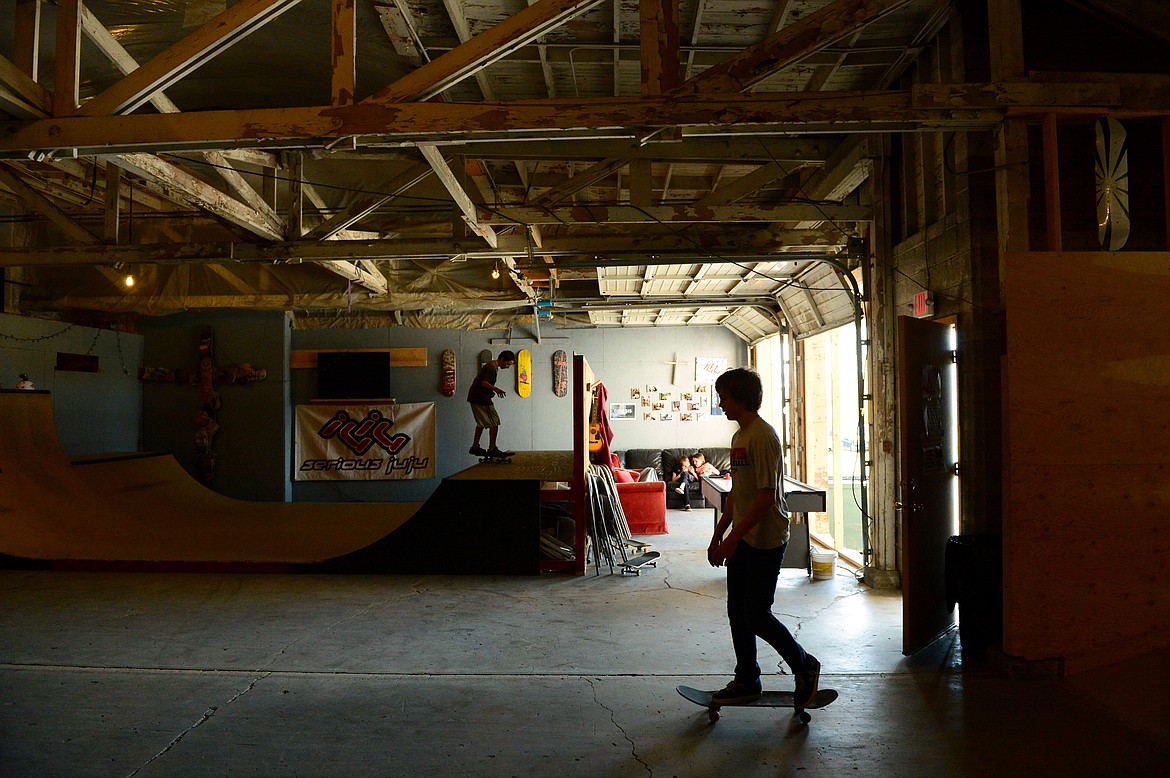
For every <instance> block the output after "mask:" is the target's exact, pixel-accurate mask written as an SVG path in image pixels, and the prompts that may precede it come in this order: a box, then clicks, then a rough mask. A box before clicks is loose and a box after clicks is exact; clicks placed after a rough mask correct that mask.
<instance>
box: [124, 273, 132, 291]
mask: <svg viewBox="0 0 1170 778" xmlns="http://www.w3.org/2000/svg"><path fill="white" fill-rule="evenodd" d="M122 283H123V284H125V285H126V288H127V289H129V288H130V287H132V286H134V274H133V273H127V274H126V277H125V278H123V279H122Z"/></svg>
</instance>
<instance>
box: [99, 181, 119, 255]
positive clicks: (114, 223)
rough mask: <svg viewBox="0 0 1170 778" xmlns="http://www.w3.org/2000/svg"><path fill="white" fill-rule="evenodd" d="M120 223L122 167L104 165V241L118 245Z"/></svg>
mask: <svg viewBox="0 0 1170 778" xmlns="http://www.w3.org/2000/svg"><path fill="white" fill-rule="evenodd" d="M121 223H122V168H120V167H118V166H117V165H106V208H105V230H104V233H103V237H104V238H105V239H106V243H110V244H112V245H115V246H116V245H118V239H119V237H120V235H119V229H120V227H121Z"/></svg>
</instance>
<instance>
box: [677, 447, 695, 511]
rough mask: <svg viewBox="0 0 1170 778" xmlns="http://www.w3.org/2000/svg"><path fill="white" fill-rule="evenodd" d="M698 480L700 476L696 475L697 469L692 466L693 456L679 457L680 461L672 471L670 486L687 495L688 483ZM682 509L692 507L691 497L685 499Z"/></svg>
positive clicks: (687, 509) (686, 509)
mask: <svg viewBox="0 0 1170 778" xmlns="http://www.w3.org/2000/svg"><path fill="white" fill-rule="evenodd" d="M698 480H699V477H698V476H697V475H695V469H694V468H693V467H692V466H691V458H690V457H688V456H681V457H679V458H678V462H677V463H676V464H675V466H674V469H673V470H672V471H671V473H670V488H671V489H674V490H675V491H676V492H678V493H679V494H681V495H683V496H684V497H685V496H686V493H687V484H693V483H694V482H695V481H698ZM682 509H683V510H684V511H689V510H690V509H691V501H690V500H689V499H688V500H684V501H683V507H682Z"/></svg>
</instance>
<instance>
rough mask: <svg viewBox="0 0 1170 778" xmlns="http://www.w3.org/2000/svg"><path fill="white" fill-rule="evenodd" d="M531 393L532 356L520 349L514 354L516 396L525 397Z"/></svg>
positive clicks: (524, 349)
mask: <svg viewBox="0 0 1170 778" xmlns="http://www.w3.org/2000/svg"><path fill="white" fill-rule="evenodd" d="M531 393H532V354H531V353H529V351H528V349H526V348H522V349H520V351H518V352H517V353H516V394H518V395H520V396H521V397H527V396H528V395H529V394H531Z"/></svg>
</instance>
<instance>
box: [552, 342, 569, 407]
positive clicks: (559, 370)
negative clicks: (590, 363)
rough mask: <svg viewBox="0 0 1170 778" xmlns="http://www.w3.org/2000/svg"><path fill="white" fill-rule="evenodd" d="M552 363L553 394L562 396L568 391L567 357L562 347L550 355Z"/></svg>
mask: <svg viewBox="0 0 1170 778" xmlns="http://www.w3.org/2000/svg"><path fill="white" fill-rule="evenodd" d="M552 363H553V394H555V395H556V396H557V397H564V396H565V394H567V393H568V391H569V358H568V357H567V356H566V355H565V352H564V350H563V349H557V350H556V351H554V352H553V355H552Z"/></svg>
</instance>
